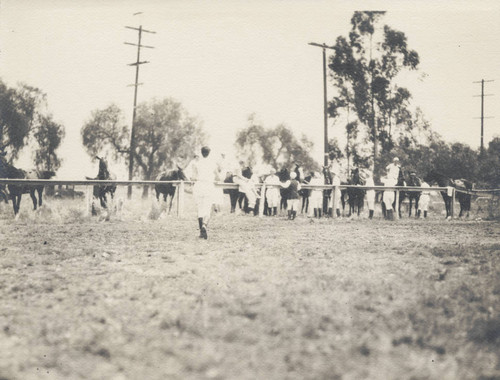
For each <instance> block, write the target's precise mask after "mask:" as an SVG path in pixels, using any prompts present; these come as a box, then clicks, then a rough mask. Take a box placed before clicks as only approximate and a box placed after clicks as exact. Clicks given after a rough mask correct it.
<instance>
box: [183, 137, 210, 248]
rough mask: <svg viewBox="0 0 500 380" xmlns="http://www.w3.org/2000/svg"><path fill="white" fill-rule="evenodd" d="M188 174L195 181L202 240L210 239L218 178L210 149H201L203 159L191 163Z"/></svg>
mask: <svg viewBox="0 0 500 380" xmlns="http://www.w3.org/2000/svg"><path fill="white" fill-rule="evenodd" d="M186 172H187V173H186V174H188V176H189V177H190V178H191V180H193V181H195V184H194V187H193V196H194V199H195V201H196V206H197V209H198V224H199V228H200V238H203V239H208V232H207V228H208V222H209V220H210V216H211V211H212V205H213V203H214V194H215V185H214V182H215V180H216V178H217V177H218V170H217V162H216V161H215V160H213V159H212V157H210V148H209V147H208V146H204V147H203V148H201V157H199V158H198V159H195V160H193V161H191V162H190V163H189V165H188V168H187V170H186Z"/></svg>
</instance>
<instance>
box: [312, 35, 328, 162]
mask: <svg viewBox="0 0 500 380" xmlns="http://www.w3.org/2000/svg"><path fill="white" fill-rule="evenodd" d="M309 45H312V46H317V47H320V48H322V49H323V118H324V144H325V148H324V149H325V159H324V165H325V166H327V165H328V104H327V97H326V49H332V50H333V47H332V46H327V45H326V44H324V43H323V44H318V43H315V42H310V43H309Z"/></svg>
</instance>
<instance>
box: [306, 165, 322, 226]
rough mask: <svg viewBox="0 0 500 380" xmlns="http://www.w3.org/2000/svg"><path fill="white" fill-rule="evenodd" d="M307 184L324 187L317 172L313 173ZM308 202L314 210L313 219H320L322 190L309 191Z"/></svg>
mask: <svg viewBox="0 0 500 380" xmlns="http://www.w3.org/2000/svg"><path fill="white" fill-rule="evenodd" d="M309 184H310V185H315V186H319V185H324V184H325V180H324V178H323V177H322V176H321V174H319V172H314V176H313V177H312V178H311V181H310V182H309ZM309 202H310V206H311V208H312V209H313V210H314V217H315V218H321V211H322V210H323V189H311V195H310V197H309Z"/></svg>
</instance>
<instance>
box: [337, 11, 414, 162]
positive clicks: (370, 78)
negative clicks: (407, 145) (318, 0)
mask: <svg viewBox="0 0 500 380" xmlns="http://www.w3.org/2000/svg"><path fill="white" fill-rule="evenodd" d="M384 14H385V12H375V11H373V12H372V11H363V12H354V15H353V16H352V18H351V25H352V28H351V31H350V33H349V37H348V38H346V37H343V36H340V37H338V38H337V41H336V44H335V46H334V55H333V56H331V57H330V59H329V65H328V67H329V68H330V69H331V70H332V72H331V75H332V77H333V80H334V84H335V86H336V87H337V89H338V96H336V97H334V98H333V99H332V101H331V102H330V106H329V110H330V116H331V117H336V116H338V115H339V112H340V110H341V109H342V108H346V107H349V108H350V110H352V111H354V113H355V114H356V116H357V118H358V120H359V121H360V122H361V123H362V124H363V125H364V126H366V127H367V128H366V135H367V137H368V141H371V142H372V143H373V158H374V161H375V162H377V161H378V158H379V154H380V152H379V144H382V149H389V150H390V149H391V148H392V147H393V146H394V141H393V139H392V128H393V126H394V125H397V124H399V123H402V122H404V121H405V120H407V118H408V113H409V110H408V105H409V103H408V101H409V99H410V97H411V94H410V92H409V91H408V90H407V89H406V88H403V87H399V86H398V85H397V83H396V77H397V75H398V74H399V73H400V71H401V70H403V69H410V70H414V69H416V68H417V67H418V64H419V57H418V54H417V52H415V51H413V50H410V49H409V48H408V46H407V40H406V36H405V34H404V33H403V32H400V31H397V30H394V29H392V28H390V27H389V26H387V25H385V26H384V27H383V30H382V32H381V33H378V31H379V30H380V28H378V24H379V22H380V20H381V18H382V17H383V15H384Z"/></svg>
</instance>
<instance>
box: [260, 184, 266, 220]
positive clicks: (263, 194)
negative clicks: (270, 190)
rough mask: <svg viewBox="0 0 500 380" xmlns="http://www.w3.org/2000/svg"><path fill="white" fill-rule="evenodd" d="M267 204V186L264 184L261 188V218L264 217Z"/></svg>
mask: <svg viewBox="0 0 500 380" xmlns="http://www.w3.org/2000/svg"><path fill="white" fill-rule="evenodd" d="M265 204H266V184H265V183H263V184H262V187H261V188H260V203H259V218H262V215H264V205H265Z"/></svg>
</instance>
